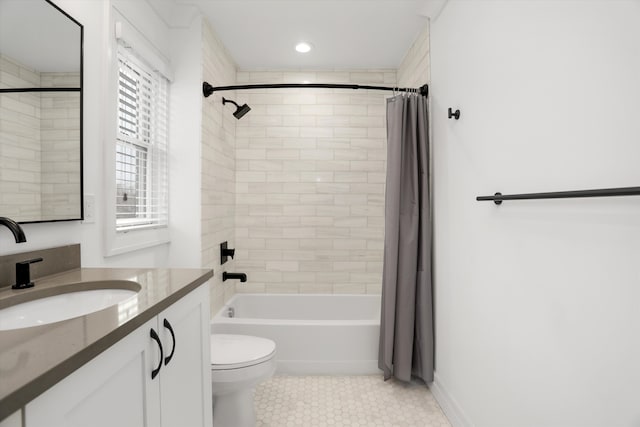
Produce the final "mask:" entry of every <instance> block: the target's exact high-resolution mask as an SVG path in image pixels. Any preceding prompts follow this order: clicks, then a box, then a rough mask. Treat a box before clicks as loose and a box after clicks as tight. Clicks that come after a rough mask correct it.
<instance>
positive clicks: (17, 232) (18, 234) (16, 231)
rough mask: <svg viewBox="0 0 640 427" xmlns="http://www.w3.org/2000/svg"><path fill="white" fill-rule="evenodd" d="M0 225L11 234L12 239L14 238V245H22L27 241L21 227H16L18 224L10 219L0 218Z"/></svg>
mask: <svg viewBox="0 0 640 427" xmlns="http://www.w3.org/2000/svg"><path fill="white" fill-rule="evenodd" d="M0 224H2V225H4V226H5V227H7V228H8V229H9V230H11V232H12V233H13V237H15V239H16V243H24V242H26V241H27V238H26V237H25V236H24V231H23V230H22V227H20V225H18V223H17V222H15V221H14V220H12V219H11V218H7V217H4V216H0Z"/></svg>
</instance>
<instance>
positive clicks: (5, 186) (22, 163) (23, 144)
mask: <svg viewBox="0 0 640 427" xmlns="http://www.w3.org/2000/svg"><path fill="white" fill-rule="evenodd" d="M39 85H40V74H39V73H37V72H36V71H34V70H32V69H30V68H28V67H26V66H24V65H22V64H20V63H18V62H16V61H14V60H13V59H11V58H9V57H7V56H4V55H0V87H2V88H17V87H37V86H39ZM0 140H1V141H2V143H1V144H0V212H1V215H2V216H8V217H10V218H11V217H12V218H25V217H27V218H36V217H38V216H40V213H41V212H40V207H41V198H40V193H41V188H40V185H41V184H40V183H41V182H42V179H41V176H40V175H41V165H40V163H41V162H40V156H41V153H40V151H41V149H40V95H39V94H37V93H33V92H31V93H29V92H26V93H4V94H0Z"/></svg>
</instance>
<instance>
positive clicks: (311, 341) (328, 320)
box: [211, 294, 380, 375]
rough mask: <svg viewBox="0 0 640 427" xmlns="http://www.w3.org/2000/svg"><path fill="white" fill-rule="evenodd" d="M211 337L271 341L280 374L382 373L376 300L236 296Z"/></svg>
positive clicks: (222, 311) (376, 297)
mask: <svg viewBox="0 0 640 427" xmlns="http://www.w3.org/2000/svg"><path fill="white" fill-rule="evenodd" d="M230 309H232V311H233V317H229V312H230ZM211 332H212V333H214V334H216V333H218V334H241V335H255V336H259V337H265V338H269V339H272V340H273V341H275V343H276V362H277V372H278V373H281V374H294V375H315V374H320V375H325V374H326V375H363V374H373V373H378V372H380V371H379V369H378V335H379V332H380V295H326V294H321V295H320V294H236V295H234V296H233V297H232V298H231V299H230V300H229V302H228V303H227V304H226V305H224V306H223V307H222V308H221V309H220V311H219V312H218V313H217V314H216V315H215V316H214V318H213V320H212V322H211Z"/></svg>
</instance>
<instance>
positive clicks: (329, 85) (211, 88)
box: [202, 82, 429, 98]
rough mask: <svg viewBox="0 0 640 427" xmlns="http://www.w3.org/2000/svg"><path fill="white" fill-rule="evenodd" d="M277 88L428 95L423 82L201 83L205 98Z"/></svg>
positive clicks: (427, 89) (426, 85)
mask: <svg viewBox="0 0 640 427" xmlns="http://www.w3.org/2000/svg"><path fill="white" fill-rule="evenodd" d="M277 88H326V89H372V90H386V91H393V92H412V93H418V94H420V95H422V96H428V95H429V85H428V84H424V85H422V86H420V87H419V88H399V87H388V86H367V85H356V84H335V83H274V84H254V85H235V86H212V85H210V84H209V83H207V82H203V83H202V94H203V95H204V97H205V98H207V97H209V96H211V94H212V93H213V92H217V91H222V90H243V89H277Z"/></svg>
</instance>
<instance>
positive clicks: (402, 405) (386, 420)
mask: <svg viewBox="0 0 640 427" xmlns="http://www.w3.org/2000/svg"><path fill="white" fill-rule="evenodd" d="M255 407H256V416H257V427H289V426H292V427H298V426H300V427H320V426H322V427H325V426H349V427H378V426H380V427H451V424H449V421H448V420H447V418H446V417H445V416H444V414H443V413H442V410H441V409H440V406H438V403H437V402H436V400H435V399H434V398H433V395H432V394H431V392H430V391H429V389H428V388H427V387H426V386H424V385H420V384H405V383H402V382H400V381H395V380H393V379H391V380H389V381H386V382H385V381H383V380H382V376H381V375H362V376H284V375H276V376H274V377H273V378H271V379H270V380H268V381H266V382H264V383H262V384H259V385H258V387H257V388H256V393H255Z"/></svg>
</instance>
